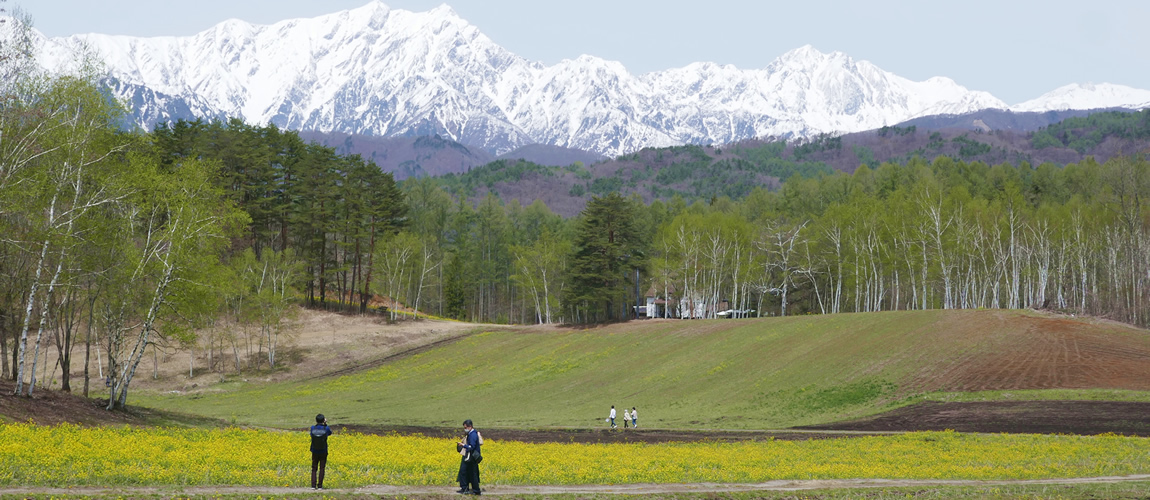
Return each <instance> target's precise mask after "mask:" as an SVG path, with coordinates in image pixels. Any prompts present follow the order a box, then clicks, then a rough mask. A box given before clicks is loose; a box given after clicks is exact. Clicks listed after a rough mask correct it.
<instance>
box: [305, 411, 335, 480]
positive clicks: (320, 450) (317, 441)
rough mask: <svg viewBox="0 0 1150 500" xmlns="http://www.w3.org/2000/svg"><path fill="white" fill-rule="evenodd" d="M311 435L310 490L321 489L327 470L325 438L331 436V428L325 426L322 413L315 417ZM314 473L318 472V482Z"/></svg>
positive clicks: (325, 419) (325, 420) (325, 421)
mask: <svg viewBox="0 0 1150 500" xmlns="http://www.w3.org/2000/svg"><path fill="white" fill-rule="evenodd" d="M309 433H310V434H311V489H313V490H322V489H323V473H324V470H325V469H327V437H328V436H330V435H331V427H328V426H327V418H326V417H324V416H323V414H322V413H320V414H319V415H316V416H315V425H313V426H311V429H310V430H309ZM316 472H319V475H318V481H317V476H316Z"/></svg>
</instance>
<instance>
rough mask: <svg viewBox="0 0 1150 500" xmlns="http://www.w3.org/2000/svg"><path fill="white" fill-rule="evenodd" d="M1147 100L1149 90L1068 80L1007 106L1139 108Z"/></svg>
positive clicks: (1031, 108) (1022, 108)
mask: <svg viewBox="0 0 1150 500" xmlns="http://www.w3.org/2000/svg"><path fill="white" fill-rule="evenodd" d="M1147 102H1150V90H1140V89H1136V88H1132V87H1127V86H1125V85H1115V84H1112V83H1098V84H1095V83H1072V84H1070V85H1064V86H1062V87H1058V88H1056V89H1054V90H1052V91H1050V92H1047V93H1045V94H1042V95H1041V96H1039V97H1038V98H1037V99H1032V100H1029V101H1026V102H1023V103H1020V104H1016V105H1014V106H1011V107H1010V110H1011V111H1052V110H1053V111H1063V110H1067V109H1101V108H1132V109H1142V108H1145V107H1146V103H1147Z"/></svg>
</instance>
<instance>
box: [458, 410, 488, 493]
mask: <svg viewBox="0 0 1150 500" xmlns="http://www.w3.org/2000/svg"><path fill="white" fill-rule="evenodd" d="M463 432H465V433H466V435H465V436H464V437H463V440H461V441H460V442H459V443H457V446H456V448H457V449H458V450H459V453H460V455H462V458H461V459H460V463H459V477H458V479H459V491H458V493H462V494H464V495H481V494H482V493H481V492H480V489H479V462H482V461H483V453H482V452H481V451H480V448H481V446H482V445H483V436H481V435H480V434H479V431H477V430H475V426H474V425H473V424H472V423H471V419H470V418H469V419H467V420H464V421H463Z"/></svg>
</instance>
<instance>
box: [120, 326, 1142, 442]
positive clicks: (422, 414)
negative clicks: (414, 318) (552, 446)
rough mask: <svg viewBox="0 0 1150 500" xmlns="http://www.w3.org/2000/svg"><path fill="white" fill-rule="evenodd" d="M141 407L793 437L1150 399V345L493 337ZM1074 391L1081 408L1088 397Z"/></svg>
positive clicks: (1009, 329) (276, 417)
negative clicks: (930, 401) (974, 408)
mask: <svg viewBox="0 0 1150 500" xmlns="http://www.w3.org/2000/svg"><path fill="white" fill-rule="evenodd" d="M225 389H226V390H224V391H215V392H210V393H186V394H143V393H140V392H137V393H136V394H135V395H134V398H135V401H134V403H135V404H142V405H145V406H154V407H157V408H165V409H171V410H178V411H183V412H189V413H195V414H202V415H208V416H214V417H220V418H224V419H226V420H233V421H236V422H240V423H253V424H261V425H272V426H303V425H306V424H307V423H308V421H309V419H310V418H311V417H312V416H313V415H314V414H315V413H318V412H323V413H325V414H327V415H328V417H329V419H330V420H332V422H338V423H361V424H382V425H446V426H455V425H456V424H458V423H459V422H460V421H462V420H463V419H464V418H472V419H475V420H476V421H477V422H482V423H483V425H485V426H533V427H534V426H571V427H593V426H602V425H604V423H603V418H604V417H605V416H606V414H607V411H608V409H609V408H610V406H611V405H612V404H614V405H616V406H617V407H618V408H620V410H621V409H622V408H624V407H626V408H630V407H632V406H636V407H638V409H639V420H640V422H639V423H640V425H641V426H646V427H674V428H736V429H737V428H760V429H762V428H782V427H789V426H794V425H804V424H815V423H823V422H830V421H836V420H842V419H845V418H851V417H857V416H861V415H866V414H871V413H875V412H878V411H882V410H884V409H887V408H890V407H891V406H894V405H898V404H900V403H904V402H906V401H908V400H913V399H914V398H916V397H919V395H921V394H924V393H931V392H942V391H950V392H955V391H995V390H999V391H1001V390H1027V389H1074V390H1079V391H1077V392H1081V391H1080V390H1083V389H1122V390H1132V391H1148V390H1150V335H1147V332H1146V331H1144V330H1139V329H1134V328H1130V327H1126V326H1123V325H1118V324H1112V323H1104V322H1097V321H1089V320H1078V319H1069V318H1064V317H1048V316H1044V315H1041V314H1038V313H1030V312H1019V311H925V312H885V313H871V314H840V315H826V316H804V317H790V318H763V319H748V320H708V321H699V320H696V321H672V320H667V321H646V322H632V323H629V324H624V325H614V326H610V327H603V328H597V329H589V330H556V329H540V330H516V331H492V332H487V333H482V334H476V335H472V336H469V337H467V338H465V339H463V340H460V341H458V342H456V343H453V344H450V345H446V346H443V347H440V348H436V349H433V350H430V351H427V352H424V353H421V354H418V355H415V356H411V357H408V358H405V359H400V360H397V361H395V362H392V363H388V364H385V365H383V366H381V367H379V368H376V369H371V370H366V371H362V372H357V373H353V374H350V375H345V376H341V377H338V378H334V379H326V380H323V379H321V380H315V381H307V382H280V383H271V384H259V383H254V382H253V383H241V382H236V383H234V384H232V385H230V386H225ZM1074 393H1076V392H1075V391H1071V392H1070V393H1068V394H1074Z"/></svg>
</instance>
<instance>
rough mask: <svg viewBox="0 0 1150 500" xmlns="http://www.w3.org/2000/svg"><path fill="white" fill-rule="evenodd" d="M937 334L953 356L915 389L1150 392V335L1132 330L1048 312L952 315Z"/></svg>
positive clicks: (919, 378)
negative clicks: (1092, 389)
mask: <svg viewBox="0 0 1150 500" xmlns="http://www.w3.org/2000/svg"><path fill="white" fill-rule="evenodd" d="M1017 332H1025V333H1024V334H1021V335H1020V334H1018V333H1017ZM932 335H934V336H935V337H937V338H938V342H937V345H939V346H945V347H946V348H947V349H951V350H952V353H951V355H949V356H936V357H935V359H944V360H945V361H944V362H941V363H938V362H934V363H923V364H922V366H923V368H922V369H921V370H920V371H919V373H917V374H916V375H914V376H913V377H912V380H911V381H910V383H909V384H906V385H905V387H907V388H908V389H910V390H913V391H916V392H933V391H942V392H973V391H989V390H1026V389H1091V388H1104V389H1124V390H1136V391H1150V335H1147V331H1146V330H1142V329H1139V328H1135V327H1132V326H1129V325H1125V324H1121V323H1116V322H1112V321H1106V320H1100V319H1095V318H1076V317H1070V316H1065V315H1059V314H1053V313H1044V312H1027V313H1024V314H1019V313H1017V312H1015V311H978V312H976V313H971V312H949V313H948V314H947V316H945V317H944V323H942V324H940V325H938V328H937V331H935V332H932Z"/></svg>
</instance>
